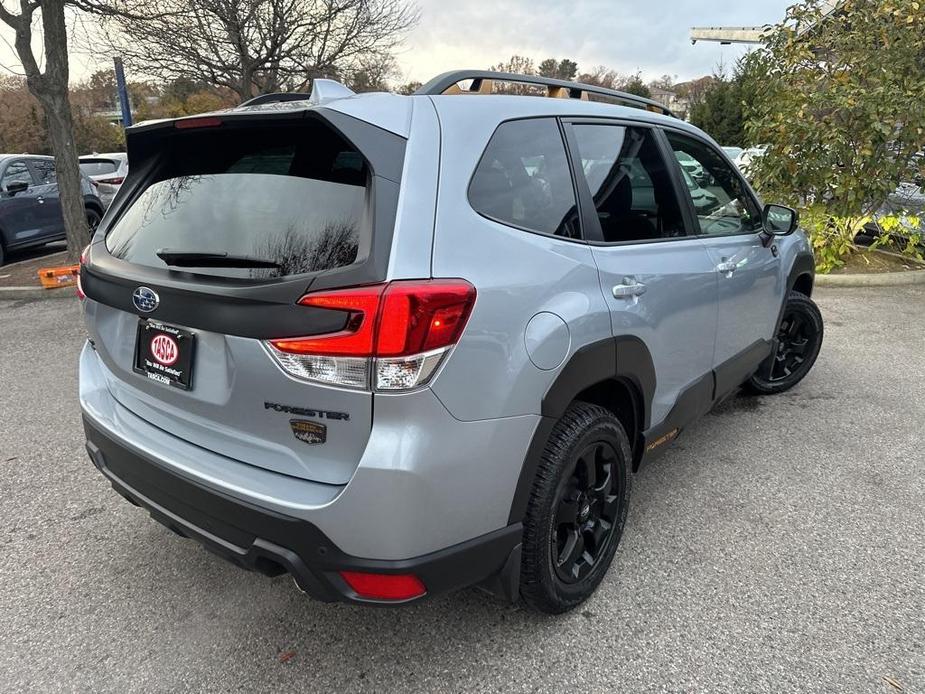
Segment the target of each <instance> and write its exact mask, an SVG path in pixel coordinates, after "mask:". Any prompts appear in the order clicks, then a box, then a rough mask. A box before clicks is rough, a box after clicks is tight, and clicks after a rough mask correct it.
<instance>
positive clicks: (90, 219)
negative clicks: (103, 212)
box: [86, 207, 102, 238]
mask: <svg viewBox="0 0 925 694" xmlns="http://www.w3.org/2000/svg"><path fill="white" fill-rule="evenodd" d="M86 212H87V228H88V229H89V230H90V238H93V232H95V231H96V228H97V227H98V226H99V225H100V219H102V217H101V216H100V213H99V212H97V211H96V210H94V209H93V208H92V207H88V208H86Z"/></svg>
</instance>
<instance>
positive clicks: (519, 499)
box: [509, 335, 656, 523]
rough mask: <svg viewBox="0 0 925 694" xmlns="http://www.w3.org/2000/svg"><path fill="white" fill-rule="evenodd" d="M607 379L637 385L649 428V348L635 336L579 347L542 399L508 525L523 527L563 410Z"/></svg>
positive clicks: (651, 370) (651, 380) (651, 381)
mask: <svg viewBox="0 0 925 694" xmlns="http://www.w3.org/2000/svg"><path fill="white" fill-rule="evenodd" d="M607 380H622V381H624V382H628V383H630V384H632V385H633V387H634V389H635V390H636V391H637V393H638V395H639V396H640V399H641V402H640V405H641V414H642V421H641V422H639V430H640V432H642V431H645V430H646V429H648V428H649V422H650V417H651V411H652V399H653V397H654V396H655V383H656V380H655V365H654V364H653V363H652V355H651V354H650V353H649V349H648V347H646V345H645V343H644V342H643V341H642V340H641V339H639V338H638V337H635V336H633V335H624V336H620V337H615V338H613V337H611V338H606V339H604V340H599V341H597V342H592V343H590V344H587V345H585V346H584V347H581V348H580V349H578V350H576V351H575V353H574V354H573V355H572V356H571V358H569V360H568V361H567V362H566V363H565V365H564V366H562V368H561V369H560V371H559V373H558V375H557V376H556V378H555V380H554V381H553V382H552V383H551V384H550V386H549V388H548V389H547V390H546V394H545V395H544V396H543V400H542V403H541V407H540V413H541V415H542V417H541V418H540V423H539V424H538V425H537V427H536V430H535V431H534V433H533V438H532V439H531V441H530V446H529V447H528V448H527V452H526V455H525V456H524V461H523V464H522V465H521V469H520V476H519V478H518V479H517V487H516V488H515V491H514V498H513V500H512V502H511V512H510V518H511V519H515V520H511V521H509V522H514V523H516V522H519V521H520V520H521V519H522V518H523V515H524V513H525V512H526V510H527V502H528V501H529V499H530V490H531V488H532V486H533V479H534V477H535V475H536V471H537V469H538V468H539V465H540V459H541V457H542V455H543V450H544V449H545V448H546V442H547V441H548V440H549V435H550V434H551V433H552V429H553V427H554V426H555V424H556V422H557V421H559V418H560V417H561V416H562V415H563V414H565V410H566V409H568V406H569V405H570V404H571V402H572V401H573V400H574V399H575V397H576V396H577V395H578V394H579V393H581V392H582V391H584V390H586V389H587V388H590V387H591V386H594V385H596V384H598V383H601V382H603V381H607Z"/></svg>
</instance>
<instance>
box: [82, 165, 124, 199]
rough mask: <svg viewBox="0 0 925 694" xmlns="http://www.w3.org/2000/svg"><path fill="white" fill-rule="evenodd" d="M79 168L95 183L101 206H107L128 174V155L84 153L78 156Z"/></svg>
mask: <svg viewBox="0 0 925 694" xmlns="http://www.w3.org/2000/svg"><path fill="white" fill-rule="evenodd" d="M80 170H81V171H82V172H83V173H84V174H86V175H87V176H88V177H89V178H90V180H91V181H93V182H94V183H96V185H97V190H98V192H99V196H100V200H102V201H103V206H104V207H109V204H110V203H111V202H112V199H113V198H114V197H115V196H116V193H118V192H119V188H120V187H121V186H122V181H124V180H125V177H126V175H128V155H127V154H126V153H125V152H110V153H107V154H96V153H94V154H85V155H84V156H82V157H80Z"/></svg>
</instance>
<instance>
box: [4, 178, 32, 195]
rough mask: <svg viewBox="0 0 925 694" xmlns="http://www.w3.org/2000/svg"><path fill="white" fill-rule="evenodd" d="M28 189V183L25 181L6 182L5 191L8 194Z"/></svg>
mask: <svg viewBox="0 0 925 694" xmlns="http://www.w3.org/2000/svg"><path fill="white" fill-rule="evenodd" d="M28 189H29V183H28V182H27V181H10V182H9V183H7V184H6V192H7V193H9V194H10V195H16V193H21V192H23V191H24V190H28Z"/></svg>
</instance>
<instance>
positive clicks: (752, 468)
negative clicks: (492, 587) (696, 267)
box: [0, 287, 925, 692]
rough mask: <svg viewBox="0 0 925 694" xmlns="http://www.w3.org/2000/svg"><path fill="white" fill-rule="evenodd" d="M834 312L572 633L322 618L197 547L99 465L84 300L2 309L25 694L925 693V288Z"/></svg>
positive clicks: (684, 471) (8, 628) (646, 489)
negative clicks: (85, 380) (802, 366)
mask: <svg viewBox="0 0 925 694" xmlns="http://www.w3.org/2000/svg"><path fill="white" fill-rule="evenodd" d="M817 298H818V301H819V303H820V305H821V307H822V310H823V314H824V317H825V320H826V330H827V334H826V338H825V343H824V345H823V348H822V354H821V356H820V358H819V362H818V364H817V366H816V368H815V370H814V371H813V372H812V373H811V374H810V376H809V377H808V378H807V380H806V381H805V382H804V383H803V384H801V385H800V386H798V387H797V388H796V389H795V390H793V391H791V392H790V393H788V394H785V395H782V396H777V397H771V398H747V397H739V398H736V399H735V400H733V401H731V402H729V403H727V404H726V405H724V406H722V407H721V408H720V409H719V410H718V411H716V412H714V413H713V414H711V415H709V416H708V417H706V418H705V419H704V420H702V421H701V422H699V423H698V424H696V425H694V426H693V427H691V428H690V429H689V430H688V431H687V432H685V434H684V435H683V436H682V437H681V438H680V439H679V440H678V442H677V443H676V444H675V445H674V446H673V447H672V449H671V450H670V451H669V452H668V453H667V454H666V455H664V456H663V457H662V458H661V459H659V460H658V461H656V462H655V463H653V464H652V465H651V466H649V467H647V468H645V469H643V470H642V471H641V472H640V473H639V474H638V475H637V477H636V480H635V487H634V490H633V498H632V500H631V508H630V514H629V519H628V522H627V530H626V534H625V536H624V540H623V543H622V545H621V547H620V550H619V552H618V554H617V558H616V563H615V566H614V567H613V569H611V573H610V575H609V576H608V577H607V578H606V579H605V581H604V583H603V585H602V587H601V588H600V590H599V591H598V592H597V593H596V595H595V596H594V597H593V599H591V600H590V601H589V602H588V603H587V604H586V605H585V606H584V607H583V608H582V609H580V610H578V611H577V612H575V613H573V614H570V615H567V616H564V617H559V618H550V617H540V616H535V615H532V614H530V613H528V612H525V611H524V610H522V609H519V608H515V607H511V606H509V605H505V604H503V603H500V602H498V601H496V600H495V599H493V598H492V597H490V596H487V595H485V594H483V593H481V592H480V591H478V590H475V589H472V590H467V591H464V592H461V593H458V594H455V595H451V596H448V597H444V598H439V599H436V600H433V601H431V602H427V603H424V604H421V605H417V606H414V607H411V608H407V609H402V610H384V609H363V608H357V607H353V606H348V605H325V604H319V603H315V602H311V601H309V600H308V599H306V598H305V597H304V596H303V595H302V594H301V593H299V592H298V591H297V590H296V589H295V587H294V586H293V584H292V582H291V581H290V580H288V579H285V578H282V579H273V580H271V579H268V578H265V577H263V576H260V575H257V574H249V573H246V572H243V571H241V570H239V569H236V568H235V567H233V566H231V565H230V564H226V563H225V562H223V561H222V560H220V559H218V558H216V557H214V556H212V555H211V554H209V553H207V552H205V551H204V550H202V549H200V548H199V547H198V546H197V545H195V544H193V543H192V542H190V541H187V540H183V539H181V538H179V537H177V536H176V535H173V534H172V533H170V531H168V530H167V529H165V528H164V527H162V526H160V525H158V524H157V523H155V522H153V521H151V520H150V519H149V518H148V517H147V515H146V514H145V513H144V512H143V511H141V510H140V509H137V508H134V507H132V506H130V505H129V504H128V503H126V502H125V501H123V500H122V499H121V498H120V497H118V496H117V495H116V494H115V493H114V492H113V491H112V490H111V488H110V487H109V485H108V483H107V482H105V481H104V479H103V478H102V477H101V476H100V475H99V474H98V473H97V472H96V470H95V469H94V468H93V467H92V465H91V464H90V462H89V461H88V459H87V457H86V454H85V452H84V449H83V435H82V429H81V425H80V416H79V409H78V405H77V397H76V380H77V377H76V358H77V353H78V350H79V348H80V346H81V343H82V341H83V328H82V324H81V321H80V316H79V311H78V307H77V305H76V301H63V300H53V301H39V302H34V301H33V302H0V690H2V691H10V692H22V691H41V692H51V691H112V692H128V691H145V692H152V691H165V692H166V691H169V692H178V691H222V692H228V691H255V690H261V691H265V690H270V689H276V690H280V691H296V690H305V691H377V692H383V691H418V692H443V691H446V692H456V691H492V692H494V691H504V692H508V691H512V692H513V691H517V692H519V691H607V692H643V691H647V692H648V691H666V692H669V691H670V692H693V691H723V692H729V691H737V692H739V691H740V692H785V691H786V692H795V691H800V692H803V691H825V692H898V691H900V690H899V689H897V687H902V688H903V690H904V691H905V692H923V691H925V455H923V452H922V451H923V447H925V434H923V423H925V288H916V287H908V288H895V289H893V288H890V289H887V288H884V289H864V290H860V289H841V290H835V289H826V290H822V289H820V290H819V291H818V294H817Z"/></svg>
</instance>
